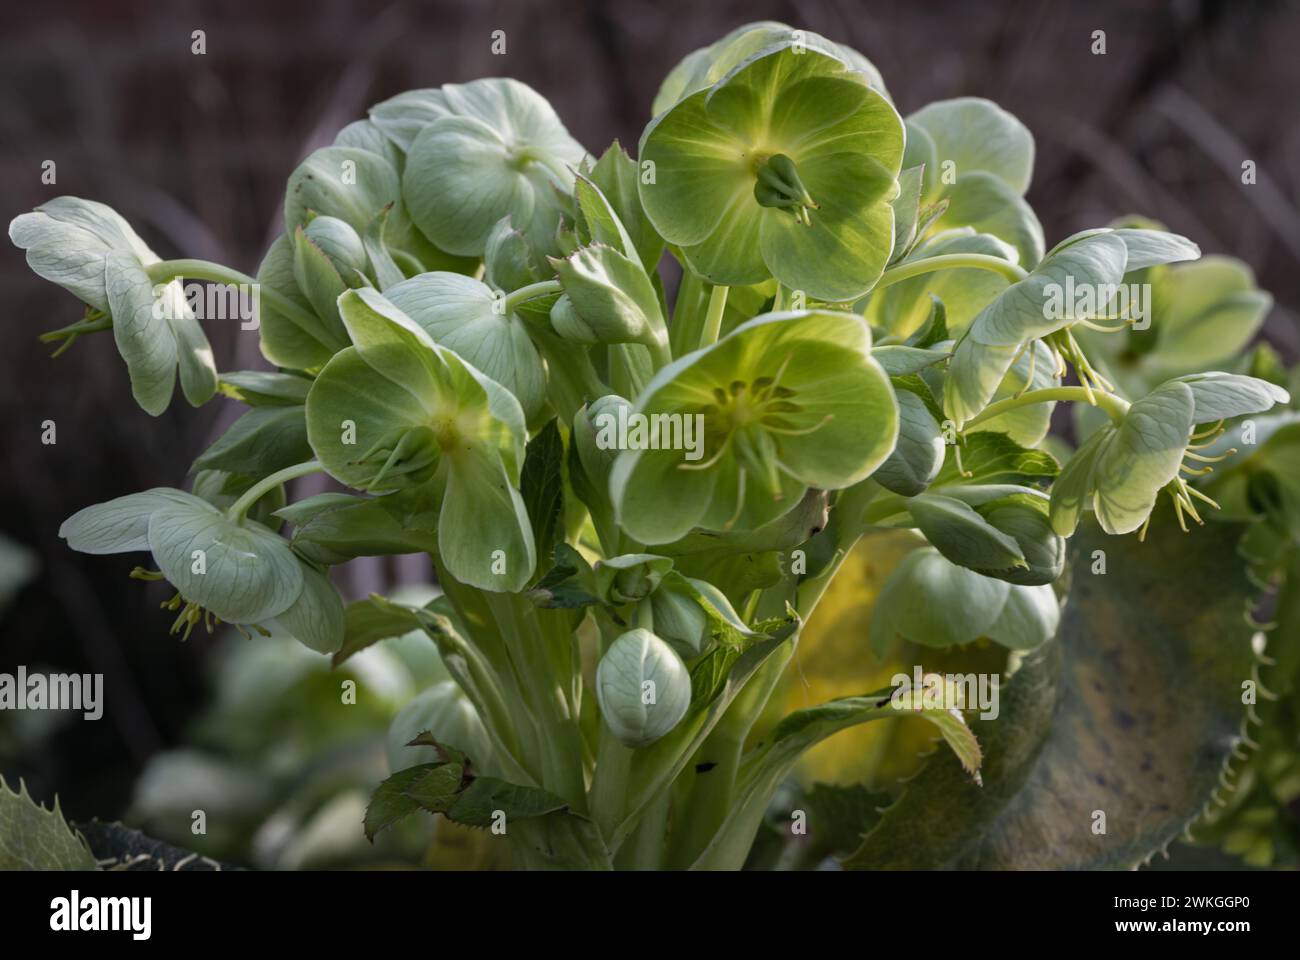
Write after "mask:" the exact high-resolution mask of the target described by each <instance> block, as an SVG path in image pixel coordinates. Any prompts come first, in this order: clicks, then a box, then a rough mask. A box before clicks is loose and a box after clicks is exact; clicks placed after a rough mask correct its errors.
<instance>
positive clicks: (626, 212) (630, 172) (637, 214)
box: [578, 140, 664, 273]
mask: <svg viewBox="0 0 1300 960" xmlns="http://www.w3.org/2000/svg"><path fill="white" fill-rule="evenodd" d="M590 176H591V182H592V183H593V184H595V185H596V186H597V187H598V188H599V189H600V192H601V194H602V196H603V197H604V198H605V202H606V203H607V204H608V205H609V207H610V208H611V210H612V211H613V213H614V215H615V216H616V217H617V219H618V222H619V223H620V224H622V226H623V228H624V229H625V230H626V232H627V235H628V237H629V238H630V239H631V241H632V246H633V248H634V249H635V250H636V254H637V257H638V258H639V259H640V260H641V266H643V267H645V269H646V272H647V273H653V272H654V270H655V267H656V266H657V265H658V263H659V256H660V254H662V253H663V249H664V241H663V237H661V236H659V233H658V232H657V231H656V230H655V228H654V225H653V224H652V223H651V222H650V219H649V217H647V216H646V215H645V211H644V210H643V209H642V208H641V197H640V194H639V193H638V187H637V184H638V182H639V181H640V179H641V171H640V165H639V164H638V163H637V162H636V161H635V160H633V159H632V158H631V157H630V156H628V154H627V151H626V150H624V149H623V147H622V146H621V145H620V144H619V142H618V141H617V140H615V141H614V142H613V143H611V144H610V145H609V147H608V148H607V149H606V150H605V152H604V153H603V154H601V156H600V159H599V160H597V161H596V165H595V166H594V167H592V168H591V174H590ZM578 190H579V194H578V199H579V201H581V200H582V196H583V193H582V187H581V185H579V187H578Z"/></svg>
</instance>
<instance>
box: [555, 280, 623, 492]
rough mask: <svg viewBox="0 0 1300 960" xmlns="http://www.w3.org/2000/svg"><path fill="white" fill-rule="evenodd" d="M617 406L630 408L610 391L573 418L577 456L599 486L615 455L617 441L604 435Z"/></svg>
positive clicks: (616, 417)
mask: <svg viewBox="0 0 1300 960" xmlns="http://www.w3.org/2000/svg"><path fill="white" fill-rule="evenodd" d="M561 299H563V298H561ZM620 408H625V409H627V410H628V411H629V412H631V410H632V404H631V403H630V402H628V401H627V400H624V399H623V398H622V397H620V396H618V394H614V393H611V394H607V395H606V396H603V397H601V398H600V399H599V400H595V401H593V402H592V403H589V404H587V406H586V407H584V408H583V409H582V410H579V411H578V414H577V416H575V417H574V418H573V440H574V444H575V446H576V447H577V448H578V459H579V461H581V463H582V469H583V470H585V471H586V473H587V476H588V478H590V480H591V482H592V483H594V484H596V486H597V488H598V489H601V490H604V489H606V488H607V486H608V483H609V472H610V470H611V469H613V467H614V458H615V457H617V456H618V447H617V445H611V444H609V443H607V442H606V438H607V437H608V435H609V433H610V431H609V429H608V426H607V425H608V424H614V425H617V424H618V422H619V409H620Z"/></svg>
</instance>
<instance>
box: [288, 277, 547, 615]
mask: <svg viewBox="0 0 1300 960" xmlns="http://www.w3.org/2000/svg"><path fill="white" fill-rule="evenodd" d="M339 313H340V315H341V316H342V318H343V322H344V324H345V325H346V327H347V330H348V333H349V334H350V336H351V338H352V342H353V344H354V346H352V347H348V348H346V349H344V350H341V351H340V352H339V353H337V354H335V356H334V357H333V359H331V360H330V362H329V363H327V364H326V365H325V368H324V369H323V370H322V371H321V372H320V375H319V376H318V377H317V378H316V382H315V383H314V384H313V385H312V388H311V392H310V393H309V394H308V395H307V437H308V440H309V441H310V443H311V446H312V449H313V450H315V451H316V454H317V456H318V457H319V458H320V461H321V463H322V464H323V465H324V467H325V469H326V470H327V471H328V472H329V473H330V475H331V476H333V477H334V478H335V479H337V480H339V481H340V482H342V483H345V484H347V485H348V486H350V487H355V488H357V489H361V490H370V491H372V492H382V491H387V490H396V489H407V488H411V487H422V486H424V485H426V484H428V486H429V496H430V497H431V498H435V499H436V498H438V495H439V493H440V494H441V498H440V504H441V506H440V513H439V518H438V552H439V554H440V556H441V559H442V562H443V563H444V564H445V565H446V567H447V569H448V570H449V571H450V572H451V574H452V575H453V576H454V577H456V578H457V579H458V580H461V581H462V582H464V583H467V584H470V585H471V586H476V587H479V588H481V589H484V590H492V591H508V590H518V589H520V588H521V587H523V585H524V584H525V583H526V582H527V581H528V579H529V577H531V576H532V573H533V568H534V565H535V563H536V550H535V547H534V542H533V534H532V527H531V526H530V524H529V521H528V514H527V511H526V510H525V508H524V503H523V500H522V498H521V497H520V495H519V478H520V470H521V468H522V464H523V458H524V441H525V439H526V436H527V433H526V431H525V427H524V414H523V410H522V409H521V408H520V406H519V401H518V400H516V399H515V397H514V395H513V394H512V393H511V392H510V391H509V390H507V389H506V388H505V387H503V386H501V384H499V383H497V382H496V381H495V380H492V379H491V378H490V377H488V376H486V375H485V374H483V373H481V372H480V371H479V370H477V369H476V368H474V367H473V366H471V365H470V364H469V363H467V362H466V361H465V360H463V359H462V358H461V357H460V356H459V355H458V354H456V353H455V352H453V351H451V350H448V349H446V348H445V347H441V346H439V345H438V344H436V343H434V342H433V340H432V339H430V337H429V335H428V334H427V333H426V332H425V331H424V329H423V328H422V327H421V326H420V325H419V324H417V323H416V322H415V321H414V320H412V319H411V318H410V317H408V316H407V315H406V314H404V313H403V312H402V311H401V310H399V309H398V308H397V307H396V306H394V305H393V304H392V303H391V302H389V301H388V300H387V299H385V298H384V297H383V296H382V295H381V294H379V293H378V292H377V291H375V290H373V289H370V288H363V289H358V290H349V291H348V292H346V293H345V294H343V296H341V297H340V298H339Z"/></svg>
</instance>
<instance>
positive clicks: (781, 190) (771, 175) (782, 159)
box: [754, 153, 819, 227]
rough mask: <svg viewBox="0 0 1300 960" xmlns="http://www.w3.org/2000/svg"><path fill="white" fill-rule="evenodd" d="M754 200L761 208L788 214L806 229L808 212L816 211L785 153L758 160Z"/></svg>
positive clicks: (815, 205)
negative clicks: (774, 209) (787, 211)
mask: <svg viewBox="0 0 1300 960" xmlns="http://www.w3.org/2000/svg"><path fill="white" fill-rule="evenodd" d="M754 199H755V200H757V201H758V204H759V206H761V207H775V208H777V209H778V210H789V211H790V212H792V213H793V214H794V218H795V219H796V220H798V221H799V222H800V223H802V224H803V225H804V226H806V227H811V226H812V218H811V217H810V215H809V212H808V211H809V210H817V209H819V207H818V205H817V204H816V203H815V202H814V201H813V198H812V197H811V196H809V194H808V188H807V187H805V186H804V185H803V181H802V180H800V179H799V171H798V170H797V169H796V168H795V165H794V161H793V160H791V159H790V158H789V157H787V156H786V155H785V154H784V153H776V154H773V155H772V156H770V157H760V158H758V159H757V160H756V162H755V167H754Z"/></svg>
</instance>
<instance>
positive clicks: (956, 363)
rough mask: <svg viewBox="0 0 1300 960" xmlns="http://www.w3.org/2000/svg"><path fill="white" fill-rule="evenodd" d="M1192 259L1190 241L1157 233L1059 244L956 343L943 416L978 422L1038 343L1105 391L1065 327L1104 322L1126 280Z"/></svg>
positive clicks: (1089, 236) (1089, 234)
mask: <svg viewBox="0 0 1300 960" xmlns="http://www.w3.org/2000/svg"><path fill="white" fill-rule="evenodd" d="M1198 256H1200V249H1199V248H1198V247H1197V246H1196V245H1195V244H1194V243H1192V242H1191V241H1190V240H1187V239H1186V238H1184V237H1180V236H1178V235H1176V234H1170V233H1161V232H1159V231H1156V230H1135V229H1120V230H1106V229H1102V230H1088V231H1084V232H1083V233H1079V234H1075V235H1074V236H1072V237H1069V238H1067V239H1066V240H1064V241H1062V242H1061V243H1060V244H1058V245H1057V246H1056V247H1055V248H1053V249H1052V250H1051V251H1049V252H1048V254H1047V256H1045V257H1044V258H1043V260H1042V262H1041V263H1039V264H1038V266H1037V267H1035V268H1034V269H1033V270H1032V271H1030V273H1029V275H1028V276H1027V277H1025V279H1023V280H1020V281H1018V282H1016V283H1013V284H1011V286H1009V287H1007V288H1006V289H1005V290H1003V291H1002V292H1001V293H999V294H998V295H997V296H996V297H995V298H994V299H993V300H992V301H991V302H990V303H989V304H988V306H986V307H985V308H984V309H983V310H981V311H980V312H979V314H978V315H976V317H975V319H974V320H972V321H971V324H970V326H969V327H968V328H967V329H966V331H965V333H963V334H962V336H961V338H960V339H959V340H958V341H957V347H956V350H955V351H954V352H953V358H952V362H951V363H950V364H949V367H948V378H947V380H946V382H945V384H944V397H943V402H944V410H945V411H946V412H947V414H948V415H949V416H950V417H951V418H952V419H953V421H954V422H955V423H956V424H957V426H958V428H960V427H961V426H962V425H963V424H964V423H965V422H966V421H967V420H970V419H972V418H973V417H975V416H976V415H978V414H979V412H980V411H981V410H983V409H984V408H985V407H986V406H987V405H988V404H989V402H990V401H991V400H992V398H993V396H994V394H995V393H997V391H998V388H999V387H1000V386H1001V385H1002V384H1003V381H1004V379H1005V377H1006V375H1007V372H1008V371H1009V370H1010V369H1011V366H1012V365H1013V364H1014V363H1015V362H1016V361H1017V360H1018V359H1019V358H1020V357H1021V356H1022V355H1023V354H1024V353H1026V351H1027V350H1028V345H1029V344H1030V343H1032V342H1033V341H1037V340H1044V341H1046V342H1047V343H1048V344H1050V345H1051V347H1052V350H1053V351H1054V356H1056V357H1057V358H1058V359H1057V364H1056V365H1057V367H1058V369H1059V368H1063V366H1064V363H1063V361H1062V360H1061V359H1059V357H1060V356H1061V355H1062V354H1064V355H1066V356H1069V357H1070V359H1071V361H1072V362H1073V363H1074V364H1075V368H1076V371H1077V372H1078V373H1079V375H1080V378H1081V379H1082V380H1083V382H1084V383H1090V384H1091V385H1092V386H1094V387H1096V388H1098V389H1104V388H1110V387H1111V386H1112V385H1111V384H1110V383H1109V382H1108V381H1106V379H1105V378H1104V377H1103V376H1101V375H1100V374H1098V373H1097V371H1094V370H1093V369H1092V368H1091V367H1090V366H1089V365H1088V364H1087V360H1086V357H1085V356H1084V355H1083V353H1082V351H1080V350H1079V349H1078V344H1077V343H1076V342H1075V340H1074V339H1073V335H1072V334H1071V332H1070V328H1071V327H1073V326H1074V325H1075V324H1079V323H1082V324H1085V325H1086V324H1089V323H1091V322H1092V321H1093V320H1094V319H1095V318H1098V317H1105V316H1106V315H1107V314H1108V313H1109V312H1110V311H1111V310H1112V308H1113V305H1114V304H1115V303H1118V302H1119V301H1118V300H1116V296H1117V294H1118V292H1119V290H1120V289H1121V282H1122V281H1123V279H1124V275H1125V274H1126V273H1129V272H1131V271H1134V270H1140V269H1144V268H1146V267H1151V266H1155V265H1158V264H1163V263H1172V262H1176V261H1180V260H1191V259H1194V258H1196V257H1198ZM1125 292H1126V293H1127V291H1125ZM1125 299H1127V297H1126V298H1125ZM1120 319H1121V320H1122V319H1132V318H1120ZM1110 322H1113V319H1112V320H1111V321H1110Z"/></svg>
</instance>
